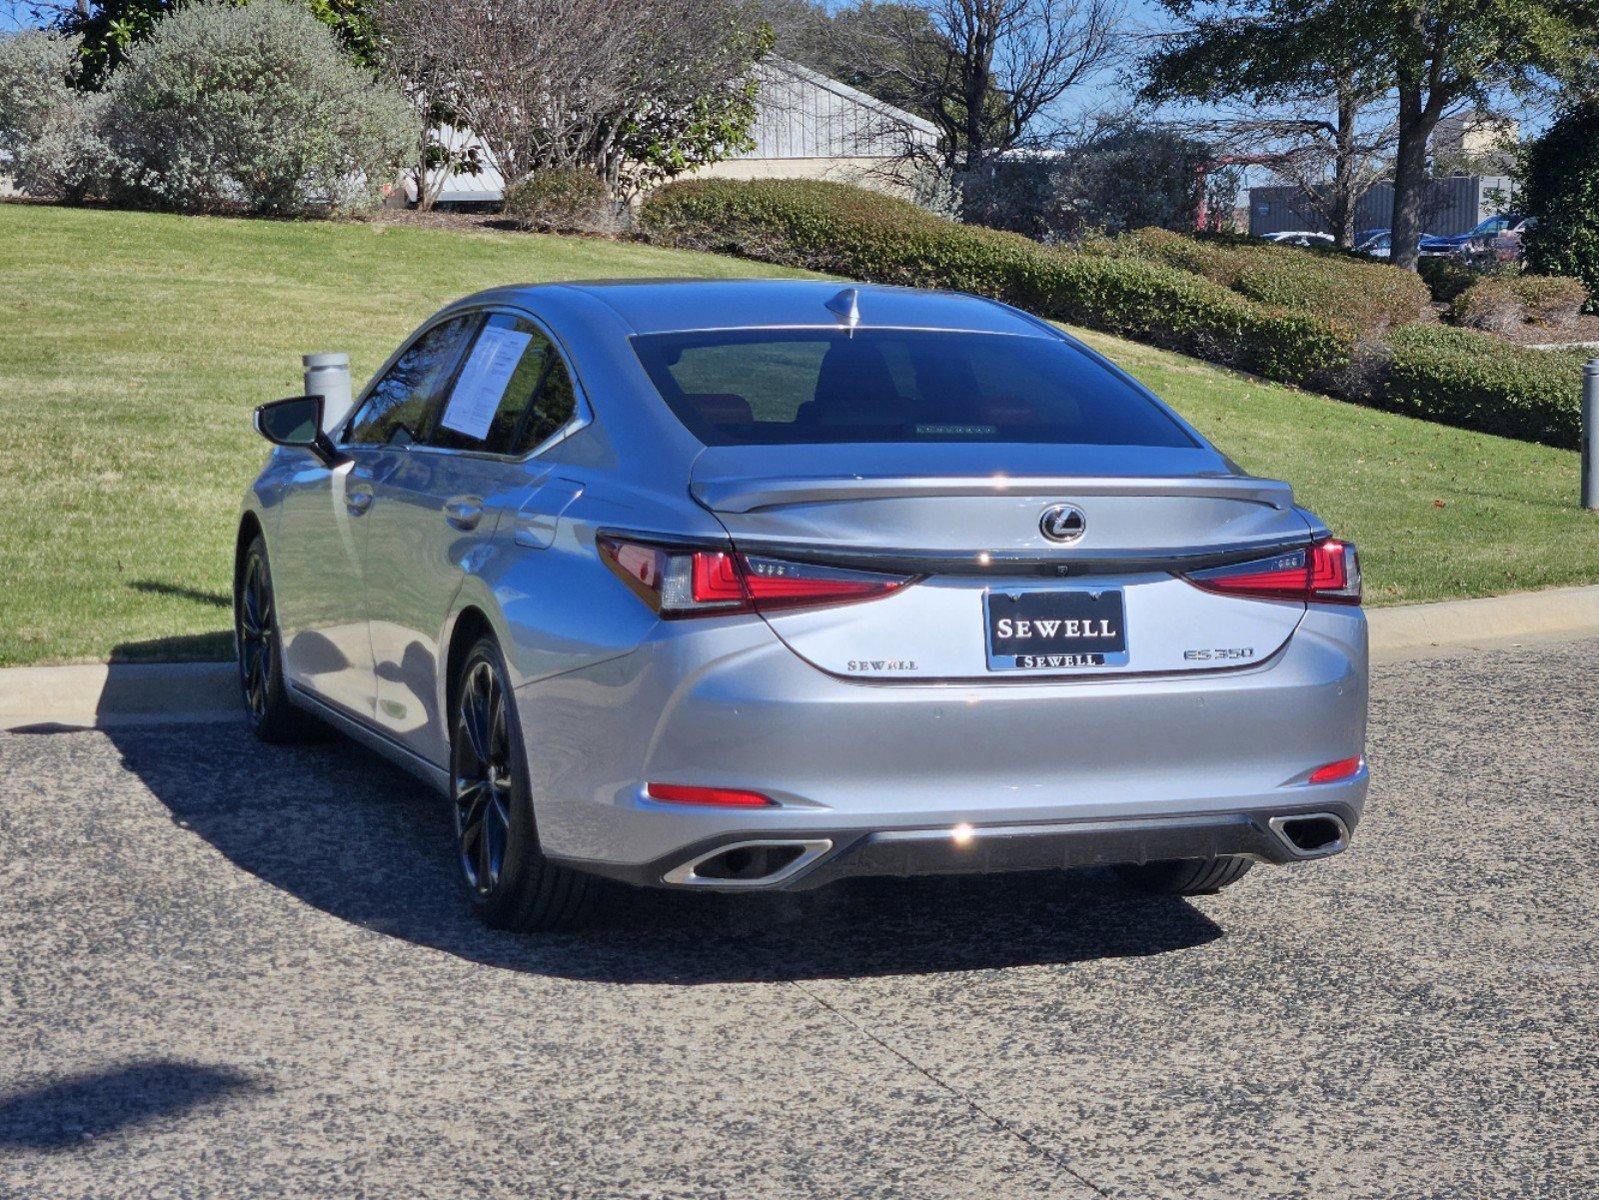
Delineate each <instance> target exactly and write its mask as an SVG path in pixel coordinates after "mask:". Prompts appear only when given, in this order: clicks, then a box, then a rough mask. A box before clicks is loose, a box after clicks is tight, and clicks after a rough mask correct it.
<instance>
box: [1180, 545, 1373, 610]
mask: <svg viewBox="0 0 1599 1200" xmlns="http://www.w3.org/2000/svg"><path fill="white" fill-rule="evenodd" d="M1183 578H1184V579H1186V580H1188V582H1189V583H1191V584H1193V585H1194V586H1195V587H1198V588H1203V589H1204V590H1205V591H1207V592H1221V593H1223V594H1224V595H1229V596H1254V597H1256V598H1257V599H1261V600H1304V601H1316V602H1320V603H1325V604H1359V603H1360V556H1359V555H1357V554H1356V553H1355V547H1354V544H1353V543H1352V542H1345V541H1340V540H1339V539H1338V538H1324V539H1323V540H1322V541H1319V542H1316V543H1314V544H1313V545H1310V546H1305V547H1303V548H1302V549H1298V550H1290V551H1288V552H1286V553H1283V554H1274V555H1272V556H1271V557H1270V558H1257V559H1252V560H1250V561H1249V562H1241V563H1231V564H1229V565H1227V566H1225V567H1212V568H1211V569H1209V570H1206V571H1194V572H1192V573H1190V574H1188V575H1185V576H1183Z"/></svg>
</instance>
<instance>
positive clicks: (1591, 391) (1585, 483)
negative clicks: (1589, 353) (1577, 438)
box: [1582, 358, 1599, 508]
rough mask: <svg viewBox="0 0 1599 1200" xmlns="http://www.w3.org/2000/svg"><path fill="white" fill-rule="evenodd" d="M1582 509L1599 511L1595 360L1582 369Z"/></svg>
mask: <svg viewBox="0 0 1599 1200" xmlns="http://www.w3.org/2000/svg"><path fill="white" fill-rule="evenodd" d="M1582 506H1583V507H1584V508H1599V358H1595V359H1590V360H1589V361H1588V362H1586V363H1584V364H1583V368H1582Z"/></svg>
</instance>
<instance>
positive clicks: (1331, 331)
mask: <svg viewBox="0 0 1599 1200" xmlns="http://www.w3.org/2000/svg"><path fill="white" fill-rule="evenodd" d="M638 228H639V230H640V232H641V233H642V234H643V236H645V237H647V238H648V239H650V240H651V241H655V242H659V243H661V244H664V245H671V246H679V247H683V248H685V249H695V250H708V251H714V252H717V253H724V254H735V255H740V256H742V257H745V258H753V259H758V260H760V261H763V262H773V263H781V264H783V265H785V266H793V267H804V268H809V269H811V270H816V271H825V272H827V273H829V274H834V275H842V276H846V277H848V278H852V279H861V280H866V281H869V282H873V283H890V284H904V285H907V286H912V287H939V288H952V289H955V290H958V291H965V292H972V293H975V294H978V295H983V296H989V297H992V298H994V299H996V300H1002V301H1005V302H1006V303H1010V304H1014V305H1016V306H1017V307H1019V308H1024V309H1027V310H1029V311H1031V312H1034V313H1037V314H1038V315H1040V316H1042V317H1046V318H1049V319H1052V320H1056V321H1064V322H1068V323H1071V324H1076V325H1084V326H1088V327H1089V328H1093V329H1100V330H1104V331H1105V332H1107V333H1114V334H1119V335H1121V336H1124V337H1129V338H1133V339H1135V340H1137V341H1142V342H1148V343H1151V344H1153V345H1157V346H1164V347H1167V348H1169V349H1173V350H1179V351H1182V352H1183V353H1186V354H1191V355H1194V356H1195V357H1198V358H1204V359H1208V360H1210V361H1212V362H1219V363H1222V364H1224V365H1227V366H1235V367H1240V368H1243V369H1246V370H1251V371H1255V372H1257V373H1259V374H1261V375H1264V376H1266V377H1268V378H1271V379H1277V380H1282V381H1284V382H1288V383H1305V384H1311V385H1313V386H1315V387H1318V388H1320V389H1322V390H1325V391H1327V392H1330V393H1331V394H1333V395H1337V396H1342V397H1344V398H1345V399H1349V400H1354V401H1357V402H1360V403H1366V404H1374V405H1377V406H1380V407H1384V408H1392V409H1395V410H1397V411H1401V412H1407V413H1410V414H1412V415H1415V416H1419V417H1425V418H1427V419H1429V420H1434V421H1442V422H1445V423H1448V424H1453V425H1462V426H1465V427H1467V428H1471V429H1480V430H1483V431H1485V432H1488V433H1498V434H1505V435H1507V436H1510V437H1518V438H1524V439H1527V440H1530V441H1540V442H1547V443H1549V444H1551V445H1555V446H1564V447H1573V446H1575V445H1576V444H1577V438H1578V421H1579V418H1578V411H1579V406H1580V402H1579V396H1580V392H1581V385H1580V378H1581V372H1580V370H1579V368H1578V363H1579V361H1580V358H1579V356H1574V355H1568V354H1551V353H1549V352H1546V351H1539V350H1526V349H1522V348H1520V347H1517V346H1513V345H1509V344H1507V343H1504V342H1501V341H1498V340H1496V339H1494V338H1490V337H1488V336H1486V335H1483V334H1477V333H1472V332H1470V331H1467V330H1462V329H1449V328H1446V327H1443V326H1440V325H1426V324H1416V323H1406V324H1399V323H1393V324H1391V325H1390V326H1388V327H1385V328H1384V327H1382V326H1381V322H1394V321H1395V318H1397V317H1398V316H1399V315H1400V314H1401V313H1403V312H1405V311H1406V310H1407V309H1408V308H1409V307H1410V306H1411V305H1413V304H1414V303H1415V298H1416V297H1417V296H1418V295H1419V296H1420V298H1421V299H1420V310H1424V309H1425V308H1426V307H1427V303H1426V298H1427V291H1426V287H1425V285H1424V284H1422V283H1421V281H1420V280H1419V279H1416V278H1415V277H1414V276H1412V277H1409V280H1407V281H1405V282H1402V283H1400V284H1395V285H1393V286H1392V287H1391V288H1388V289H1387V290H1386V291H1385V293H1384V295H1383V296H1381V297H1379V298H1378V299H1376V300H1375V301H1373V304H1372V305H1371V306H1369V307H1368V308H1367V309H1365V310H1363V314H1362V321H1363V322H1365V323H1364V324H1363V325H1362V326H1354V325H1349V324H1345V323H1344V322H1343V321H1340V320H1334V319H1330V318H1329V317H1327V316H1325V315H1323V313H1321V312H1319V311H1317V310H1316V308H1315V305H1316V304H1318V303H1327V304H1330V303H1332V301H1331V300H1329V299H1327V297H1329V296H1333V295H1345V294H1346V292H1345V291H1343V290H1342V289H1344V288H1345V286H1346V285H1344V284H1342V283H1337V282H1336V281H1334V282H1329V280H1330V279H1331V275H1330V274H1325V273H1324V274H1320V275H1318V276H1317V278H1316V279H1315V280H1314V281H1313V282H1310V283H1307V284H1305V285H1304V286H1301V287H1295V286H1294V285H1293V284H1292V282H1291V281H1289V280H1287V278H1286V276H1285V275H1284V274H1283V273H1282V271H1281V270H1280V269H1279V268H1278V267H1277V266H1276V264H1275V263H1273V264H1271V267H1270V269H1269V270H1267V269H1262V270H1260V271H1258V272H1256V271H1251V270H1249V269H1247V268H1246V269H1242V270H1240V271H1239V273H1238V275H1237V278H1236V280H1235V282H1237V283H1238V284H1239V285H1240V287H1248V288H1249V289H1250V290H1251V291H1254V292H1256V293H1257V294H1260V295H1266V294H1270V295H1275V296H1278V297H1279V299H1280V300H1282V301H1283V302H1281V303H1263V302H1262V301H1261V300H1259V299H1255V298H1252V297H1251V296H1249V295H1245V294H1242V292H1241V291H1235V290H1233V289H1232V288H1231V287H1229V286H1223V284H1221V283H1219V282H1217V281H1216V280H1215V279H1214V278H1211V277H1208V276H1207V275H1206V274H1202V273H1200V272H1198V271H1191V270H1184V269H1181V268H1180V267H1179V266H1177V265H1174V262H1175V261H1181V260H1182V259H1181V257H1180V256H1182V255H1186V254H1188V253H1189V252H1188V251H1187V250H1186V249H1185V248H1184V247H1182V246H1180V245H1179V244H1178V243H1181V242H1187V241H1192V239H1185V238H1182V237H1181V236H1180V235H1176V234H1162V235H1160V236H1159V237H1158V238H1150V237H1148V235H1147V234H1139V235H1137V237H1138V238H1139V239H1140V240H1142V241H1143V242H1144V244H1145V245H1146V246H1147V245H1148V244H1149V243H1150V242H1157V243H1160V248H1159V254H1160V256H1161V257H1162V258H1163V259H1168V260H1171V261H1154V260H1153V255H1152V254H1151V253H1150V252H1148V251H1145V250H1132V249H1130V247H1129V246H1128V245H1127V244H1126V243H1127V241H1128V239H1117V240H1115V241H1108V242H1107V241H1100V242H1097V243H1093V244H1091V245H1089V246H1087V247H1085V248H1083V249H1081V250H1067V249H1058V248H1055V247H1049V246H1043V245H1040V244H1039V243H1037V242H1033V241H1029V240H1028V239H1027V238H1024V237H1021V236H1020V235H1017V234H1011V233H1002V232H998V231H996V230H991V229H981V228H976V227H972V226H966V225H959V224H956V223H954V222H951V221H946V220H943V219H941V218H938V217H934V216H932V215H930V214H928V213H926V212H923V211H922V210H921V209H918V208H916V207H915V206H914V205H911V204H909V203H906V202H905V201H902V200H896V199H894V198H893V197H891V196H885V195H881V194H879V193H876V192H869V191H865V190H862V189H860V188H854V187H850V186H848V185H846V184H838V183H817V182H810V181H795V180H757V181H753V182H736V181H732V180H690V181H685V182H680V183H674V184H669V185H668V186H666V187H664V188H662V189H660V190H659V191H657V192H656V193H655V194H654V195H652V196H651V197H650V198H649V200H648V201H646V203H645V204H644V207H643V209H642V211H641V212H640V215H639V225H638ZM1170 239H1176V240H1175V241H1172V240H1170ZM1201 245H1202V249H1201V250H1200V251H1199V252H1197V253H1196V254H1195V256H1194V257H1193V258H1192V259H1191V260H1188V261H1192V262H1193V263H1195V264H1196V265H1199V264H1202V263H1210V264H1211V265H1209V266H1208V267H1207V270H1209V271H1210V273H1211V274H1213V275H1214V274H1217V273H1219V272H1220V268H1219V267H1217V266H1215V265H1214V264H1215V262H1216V261H1217V260H1216V259H1213V258H1211V256H1210V247H1209V246H1203V244H1201ZM1283 253H1285V254H1289V253H1292V254H1295V255H1298V254H1300V253H1301V252H1300V251H1297V250H1284V251H1283ZM1306 257H1309V256H1306ZM1290 261H1293V260H1290ZM1346 265H1348V264H1340V266H1339V269H1342V268H1343V267H1344V266H1346ZM1353 265H1354V266H1360V267H1365V264H1358V263H1356V264H1353ZM1367 269H1373V268H1367ZM1380 270H1382V271H1385V272H1387V273H1388V274H1389V275H1402V274H1403V273H1402V272H1399V271H1395V270H1393V269H1392V268H1388V267H1382V268H1380ZM1312 273H1314V271H1312ZM1246 277H1247V278H1249V279H1250V280H1251V281H1252V282H1250V283H1247V284H1246V283H1244V282H1243V280H1244V279H1245V278H1246ZM1268 277H1270V278H1271V279H1273V280H1274V281H1275V282H1274V283H1273V284H1271V285H1268V284H1267V283H1266V282H1265V280H1266V279H1267V278H1268ZM1384 278H1386V276H1385V277H1384ZM1317 296H1320V297H1321V299H1320V300H1316V299H1314V298H1313V297H1317ZM1418 311H1419V310H1418ZM1374 313H1380V314H1381V315H1380V318H1374V317H1373V316H1372V314H1374ZM1340 315H1342V314H1340ZM1379 329H1381V333H1380V335H1379V333H1378V330H1379Z"/></svg>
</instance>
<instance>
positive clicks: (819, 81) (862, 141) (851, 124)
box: [406, 57, 938, 204]
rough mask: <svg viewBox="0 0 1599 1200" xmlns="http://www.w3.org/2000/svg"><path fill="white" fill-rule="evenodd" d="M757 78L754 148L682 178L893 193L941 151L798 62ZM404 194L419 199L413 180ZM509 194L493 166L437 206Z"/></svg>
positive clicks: (929, 136) (450, 185)
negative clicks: (823, 184)
mask: <svg viewBox="0 0 1599 1200" xmlns="http://www.w3.org/2000/svg"><path fill="white" fill-rule="evenodd" d="M755 74H756V78H757V80H758V81H759V84H760V90H759V92H758V93H757V97H756V103H755V125H754V128H753V129H752V130H751V134H752V136H753V137H754V139H755V147H754V149H752V150H750V151H749V152H748V153H746V154H740V155H737V156H736V157H733V158H729V159H727V160H725V161H723V162H719V163H714V164H712V165H711V166H708V167H702V168H700V169H699V170H697V171H692V172H690V173H689V174H688V175H686V176H679V178H701V179H831V180H837V181H839V182H843V183H858V184H863V185H866V186H877V187H888V188H892V187H894V186H895V185H896V184H898V183H903V182H904V181H905V177H906V170H907V163H908V162H909V160H910V158H911V156H912V154H920V155H923V156H926V155H929V154H931V153H932V152H933V151H934V150H935V149H936V147H937V145H938V130H937V128H936V127H935V126H934V125H932V124H931V123H930V122H928V121H924V120H922V118H920V117H917V116H913V115H912V114H910V113H908V112H905V111H904V110H903V109H899V108H895V107H894V106H893V105H892V104H885V103H884V102H883V101H881V100H878V99H876V98H875V97H872V96H868V95H867V94H866V93H865V92H861V91H857V90H856V89H855V88H852V87H850V86H849V85H848V84H844V83H840V82H839V81H838V80H836V79H829V78H828V77H827V76H825V75H820V74H818V73H817V72H815V71H812V70H810V69H809V68H806V67H802V66H800V65H799V64H798V63H794V62H789V61H788V60H787V59H782V58H775V57H774V58H768V59H767V60H766V61H764V62H762V63H761V64H759V65H758V66H757V67H756V68H755ZM437 132H438V135H439V137H440V139H441V140H443V141H445V142H446V144H447V145H449V146H451V147H452V148H454V147H465V146H468V145H473V144H475V145H476V146H477V147H478V153H479V157H480V158H481V159H483V160H484V161H485V162H486V163H490V164H491V163H492V158H491V156H490V155H489V153H488V150H487V147H485V146H483V144H482V142H481V141H480V140H478V139H477V138H476V136H475V135H474V134H472V133H471V132H470V131H466V130H452V129H444V128H441V129H439V130H438V131H437ZM406 188H407V194H408V195H409V197H410V198H411V199H413V200H414V199H415V189H414V187H413V185H412V184H411V183H410V182H409V181H408V182H407V185H406ZM504 188H505V181H504V179H503V178H502V177H501V176H500V173H499V171H498V170H496V169H495V168H494V167H493V166H492V165H488V166H486V167H485V169H484V170H482V171H479V172H476V173H474V174H469V175H455V176H452V177H451V178H450V179H449V180H448V181H447V182H446V183H445V185H444V190H443V192H442V193H441V194H440V196H439V200H440V202H441V203H454V204H461V203H492V202H494V201H497V200H499V199H500V197H501V196H502V195H503V194H504Z"/></svg>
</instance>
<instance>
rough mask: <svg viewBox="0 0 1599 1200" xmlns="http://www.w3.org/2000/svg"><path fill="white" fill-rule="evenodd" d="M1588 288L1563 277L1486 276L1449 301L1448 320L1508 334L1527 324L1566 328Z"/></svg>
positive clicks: (1577, 313)
mask: <svg viewBox="0 0 1599 1200" xmlns="http://www.w3.org/2000/svg"><path fill="white" fill-rule="evenodd" d="M1587 303H1588V289H1587V288H1585V287H1584V286H1583V285H1582V280H1580V279H1572V278H1569V277H1568V276H1565V275H1489V276H1487V277H1485V278H1483V279H1479V280H1478V281H1477V282H1476V283H1474V284H1472V285H1471V286H1470V287H1469V288H1467V289H1466V290H1465V291H1463V292H1461V293H1460V294H1459V295H1458V296H1456V297H1455V298H1454V300H1453V301H1451V302H1450V305H1449V320H1450V321H1452V322H1453V323H1454V324H1456V325H1466V326H1469V327H1470V328H1472V329H1487V330H1490V331H1492V332H1494V333H1508V332H1510V331H1511V330H1513V329H1519V328H1521V326H1523V325H1525V324H1527V323H1528V322H1529V321H1530V322H1532V323H1533V324H1535V325H1548V326H1553V327H1555V328H1565V327H1569V326H1571V325H1575V324H1576V322H1577V317H1578V315H1579V314H1580V313H1581V312H1582V309H1583V306H1584V305H1585V304H1587Z"/></svg>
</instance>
